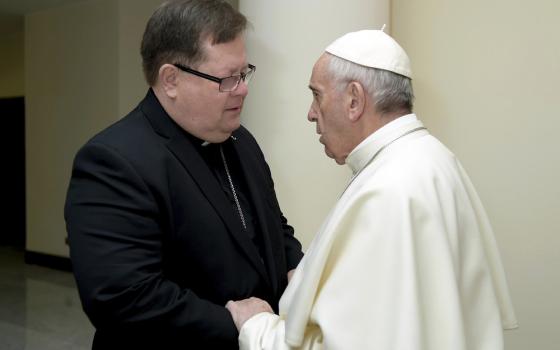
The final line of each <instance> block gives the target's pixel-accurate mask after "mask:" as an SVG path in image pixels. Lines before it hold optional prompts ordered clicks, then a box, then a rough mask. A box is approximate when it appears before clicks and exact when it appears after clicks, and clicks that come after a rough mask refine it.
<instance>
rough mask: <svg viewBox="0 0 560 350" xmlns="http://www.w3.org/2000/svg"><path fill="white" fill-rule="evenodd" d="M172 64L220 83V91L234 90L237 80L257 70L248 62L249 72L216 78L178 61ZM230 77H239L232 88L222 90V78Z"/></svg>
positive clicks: (236, 86) (237, 85)
mask: <svg viewBox="0 0 560 350" xmlns="http://www.w3.org/2000/svg"><path fill="white" fill-rule="evenodd" d="M173 65H174V66H175V67H177V68H179V69H180V70H182V71H183V72H186V73H190V74H193V75H196V76H197V77H201V78H204V79H207V80H210V81H213V82H215V83H218V84H220V85H219V90H220V92H231V91H235V90H236V89H237V88H238V87H239V82H241V80H243V81H245V77H246V76H248V75H250V74H254V73H255V71H256V70H257V67H256V66H254V65H252V64H250V63H249V64H248V65H247V68H249V72H247V73H240V74H235V75H230V76H229V77H224V78H218V77H215V76H213V75H210V74H206V73H202V72H199V71H197V70H194V69H192V68H189V67H186V66H183V65H182V64H180V63H173ZM231 77H239V79H238V80H237V84H235V87H234V88H233V89H231V90H222V81H224V80H226V79H229V78H231Z"/></svg>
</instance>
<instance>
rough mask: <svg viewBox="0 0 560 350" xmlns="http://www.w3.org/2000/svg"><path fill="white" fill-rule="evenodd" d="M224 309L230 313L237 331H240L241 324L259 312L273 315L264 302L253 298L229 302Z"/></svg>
mask: <svg viewBox="0 0 560 350" xmlns="http://www.w3.org/2000/svg"><path fill="white" fill-rule="evenodd" d="M226 309H228V310H229V312H230V313H231V317H232V318H233V322H234V323H235V326H236V327H237V330H240V329H241V327H243V324H245V322H246V321H247V320H248V319H250V318H251V317H253V316H254V315H256V314H259V313H261V312H270V313H273V311H272V308H271V307H270V305H269V304H268V303H267V302H266V301H264V300H262V299H259V298H255V297H251V298H248V299H243V300H238V301H232V300H230V301H228V302H227V304H226Z"/></svg>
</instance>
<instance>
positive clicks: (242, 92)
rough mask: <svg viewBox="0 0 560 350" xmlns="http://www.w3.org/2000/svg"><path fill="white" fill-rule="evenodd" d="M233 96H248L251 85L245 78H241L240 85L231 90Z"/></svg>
mask: <svg viewBox="0 0 560 350" xmlns="http://www.w3.org/2000/svg"><path fill="white" fill-rule="evenodd" d="M231 94H232V95H233V96H243V97H245V96H247V95H248V94H249V85H248V83H247V82H246V81H245V80H241V81H240V82H239V85H237V89H235V90H233V91H232V92H231Z"/></svg>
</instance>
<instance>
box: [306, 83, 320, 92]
mask: <svg viewBox="0 0 560 350" xmlns="http://www.w3.org/2000/svg"><path fill="white" fill-rule="evenodd" d="M307 87H308V88H309V90H311V91H313V92H319V90H318V89H317V88H316V87H313V86H312V85H311V84H309V85H308V86H307Z"/></svg>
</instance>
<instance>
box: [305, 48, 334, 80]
mask: <svg viewBox="0 0 560 350" xmlns="http://www.w3.org/2000/svg"><path fill="white" fill-rule="evenodd" d="M329 61H330V55H329V54H328V53H323V54H322V55H321V56H320V57H319V59H318V60H317V61H316V62H315V64H314V65H313V70H312V71H311V77H310V79H309V83H310V85H326V84H328V82H329V80H330V79H329V77H330V76H329V74H328V65H329Z"/></svg>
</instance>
